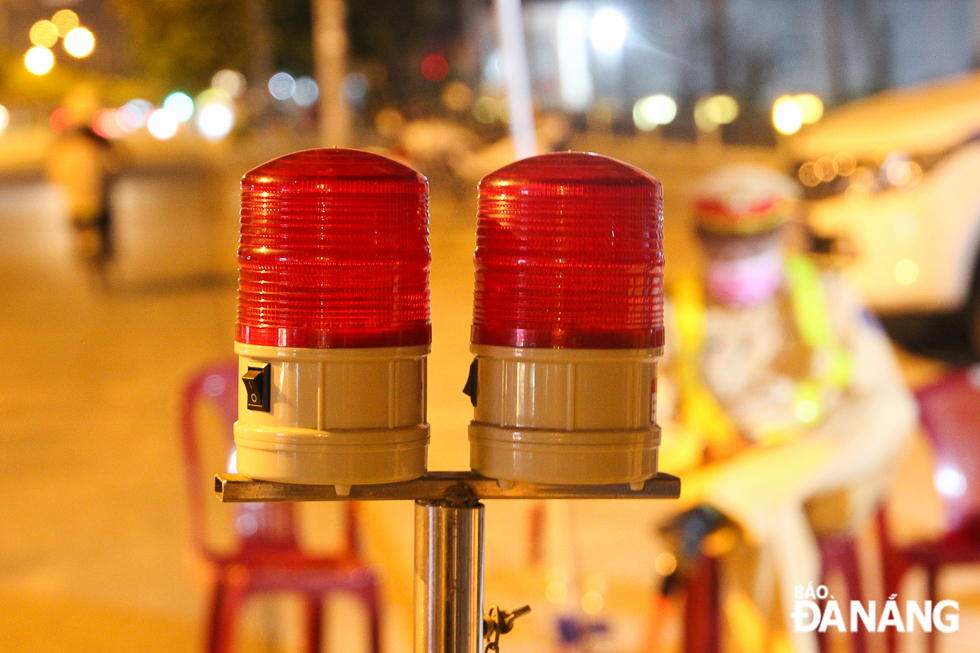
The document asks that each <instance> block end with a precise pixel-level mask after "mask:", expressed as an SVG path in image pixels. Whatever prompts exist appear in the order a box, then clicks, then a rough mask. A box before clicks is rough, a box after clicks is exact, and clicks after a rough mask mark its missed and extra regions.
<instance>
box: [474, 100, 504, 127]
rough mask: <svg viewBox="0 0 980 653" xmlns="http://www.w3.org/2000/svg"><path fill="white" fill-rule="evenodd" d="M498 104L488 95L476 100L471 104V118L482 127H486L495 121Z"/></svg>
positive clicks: (497, 114)
mask: <svg viewBox="0 0 980 653" xmlns="http://www.w3.org/2000/svg"><path fill="white" fill-rule="evenodd" d="M498 105H499V103H498V102H497V100H495V99H494V98H492V97H490V96H489V95H484V96H482V97H479V98H477V100H476V102H474V103H473V110H472V112H473V118H474V119H475V120H476V121H477V122H480V123H483V124H484V125H488V124H490V123H492V122H494V121H496V120H497V118H498V117H499V112H498Z"/></svg>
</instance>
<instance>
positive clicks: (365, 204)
mask: <svg viewBox="0 0 980 653" xmlns="http://www.w3.org/2000/svg"><path fill="white" fill-rule="evenodd" d="M241 207H242V208H241V234H240V238H239V248H238V270H239V284H238V325H237V336H236V340H237V341H238V342H241V343H245V344H252V345H267V346H273V347H305V348H334V347H343V348H360V347H400V346H408V345H425V344H429V343H431V341H432V335H431V333H432V332H431V326H430V322H429V276H428V275H429V265H430V260H431V255H430V252H429V240H428V217H429V213H428V182H427V181H426V179H425V177H423V176H422V175H420V174H418V173H417V172H415V171H414V170H412V169H410V168H408V167H406V166H404V165H402V164H400V163H396V162H394V161H392V160H390V159H387V158H385V157H382V156H379V155H376V154H371V153H369V152H362V151H358V150H347V149H336V148H335V149H318V150H306V151H302V152H296V153H294V154H289V155H287V156H284V157H281V158H278V159H275V160H273V161H270V162H268V163H266V164H264V165H262V166H259V167H258V168H256V169H254V170H252V171H250V172H249V173H247V174H246V175H245V177H244V178H243V179H242V204H241Z"/></svg>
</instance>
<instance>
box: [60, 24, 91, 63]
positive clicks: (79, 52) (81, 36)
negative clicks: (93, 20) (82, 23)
mask: <svg viewBox="0 0 980 653" xmlns="http://www.w3.org/2000/svg"><path fill="white" fill-rule="evenodd" d="M64 46H65V51H66V52H68V54H70V55H71V56H73V57H76V58H79V59H81V58H82V57H87V56H88V55H90V54H92V50H94V49H95V35H94V34H92V32H90V31H88V30H87V29H85V28H84V27H76V28H75V29H73V30H72V31H70V32H68V33H67V34H65V41H64Z"/></svg>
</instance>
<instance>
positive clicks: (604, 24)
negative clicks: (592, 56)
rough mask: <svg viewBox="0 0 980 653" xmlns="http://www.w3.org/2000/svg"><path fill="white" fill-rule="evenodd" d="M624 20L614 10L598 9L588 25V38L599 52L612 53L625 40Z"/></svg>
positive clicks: (625, 27)
mask: <svg viewBox="0 0 980 653" xmlns="http://www.w3.org/2000/svg"><path fill="white" fill-rule="evenodd" d="M626 31H627V25H626V18H625V17H624V16H623V14H622V13H620V12H619V11H617V10H616V9H609V8H606V9H600V10H599V11H597V12H596V14H595V15H594V16H593V17H592V21H591V22H590V23H589V38H590V39H591V40H592V45H593V47H595V49H596V50H598V51H599V52H605V53H614V52H618V51H619V50H620V49H622V47H623V42H624V41H625V40H626Z"/></svg>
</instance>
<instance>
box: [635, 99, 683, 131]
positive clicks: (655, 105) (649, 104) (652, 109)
mask: <svg viewBox="0 0 980 653" xmlns="http://www.w3.org/2000/svg"><path fill="white" fill-rule="evenodd" d="M675 117H677V102H675V101H674V99H673V98H672V97H670V96H669V95H663V94H657V95H649V96H647V97H645V98H641V99H639V100H637V101H636V104H634V105H633V123H634V124H635V125H636V127H637V129H641V130H643V131H651V130H653V129H656V128H657V126H658V125H666V124H669V123H670V122H672V121H673V120H674V118H675Z"/></svg>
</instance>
